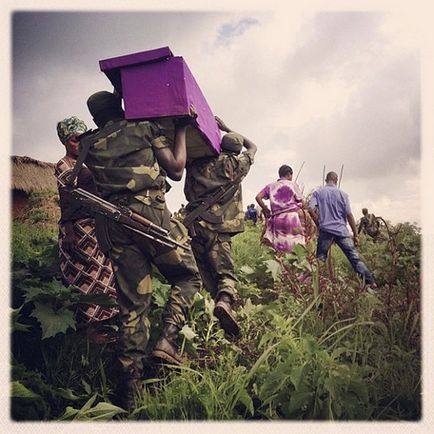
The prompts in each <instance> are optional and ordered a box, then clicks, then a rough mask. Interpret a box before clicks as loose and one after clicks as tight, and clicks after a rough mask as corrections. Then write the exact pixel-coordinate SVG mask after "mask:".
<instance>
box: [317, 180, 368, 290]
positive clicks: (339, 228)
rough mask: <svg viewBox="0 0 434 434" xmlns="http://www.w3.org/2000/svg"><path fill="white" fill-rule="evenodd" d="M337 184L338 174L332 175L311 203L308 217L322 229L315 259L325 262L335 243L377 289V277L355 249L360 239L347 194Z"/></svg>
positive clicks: (363, 276) (357, 270)
mask: <svg viewBox="0 0 434 434" xmlns="http://www.w3.org/2000/svg"><path fill="white" fill-rule="evenodd" d="M337 182H338V175H337V174H336V173H335V172H329V173H328V174H327V176H326V185H325V187H322V188H320V189H318V190H317V191H315V192H314V193H313V195H312V198H311V199H310V202H309V214H310V215H311V216H312V218H313V220H314V221H315V223H316V225H317V227H318V228H319V236H318V244H317V251H316V256H317V258H318V259H319V260H321V261H324V262H325V261H326V259H327V254H328V251H329V249H330V246H331V245H332V243H333V241H335V242H336V244H337V245H338V246H339V247H340V248H341V250H342V251H343V252H344V254H345V256H346V257H347V258H348V260H349V261H350V263H351V266H352V267H353V269H354V271H355V272H356V273H357V274H358V275H359V276H361V277H362V278H363V279H364V280H365V283H366V284H367V285H372V286H375V280H374V277H373V276H372V274H371V273H370V272H369V270H368V268H367V267H366V265H365V263H364V262H363V261H362V259H361V258H360V256H359V254H358V252H357V250H356V246H357V245H358V244H359V239H358V237H357V228H356V222H355V220H354V216H353V214H352V212H351V207H350V201H349V198H348V194H347V193H345V192H343V191H342V190H340V189H339V188H338V187H337V186H336V184H337ZM347 221H348V223H349V224H350V227H351V230H352V231H353V237H352V238H351V237H350V233H349V231H348V228H347Z"/></svg>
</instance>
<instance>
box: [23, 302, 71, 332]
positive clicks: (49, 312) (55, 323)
mask: <svg viewBox="0 0 434 434" xmlns="http://www.w3.org/2000/svg"><path fill="white" fill-rule="evenodd" d="M31 316H33V317H35V318H36V319H37V320H38V321H39V323H40V324H41V329H42V339H46V338H50V337H52V336H55V335H57V334H58V333H65V332H66V330H68V328H69V327H71V328H72V329H73V330H75V320H74V315H73V313H72V312H71V311H70V310H68V309H59V310H57V311H55V310H54V309H53V308H52V307H51V306H49V305H45V304H41V303H37V302H35V309H34V310H33V312H32V314H31Z"/></svg>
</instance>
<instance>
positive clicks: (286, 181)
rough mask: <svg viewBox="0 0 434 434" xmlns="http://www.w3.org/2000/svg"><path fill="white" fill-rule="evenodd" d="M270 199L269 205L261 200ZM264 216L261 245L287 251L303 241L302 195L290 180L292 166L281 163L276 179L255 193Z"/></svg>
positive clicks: (303, 242)
mask: <svg viewBox="0 0 434 434" xmlns="http://www.w3.org/2000/svg"><path fill="white" fill-rule="evenodd" d="M264 200H269V201H270V208H271V210H270V208H268V207H267V205H266V204H265V203H264ZM256 201H257V202H258V204H259V206H260V207H261V208H262V210H263V213H264V216H265V218H266V223H265V232H264V235H263V238H262V242H263V243H264V244H267V245H269V246H270V247H272V248H273V249H275V250H277V251H279V252H291V251H292V250H293V248H294V246H295V245H296V244H303V245H304V244H305V241H306V240H305V236H304V231H303V225H302V223H301V221H300V217H299V212H300V210H302V208H303V198H302V195H301V192H300V190H299V188H298V186H297V184H296V183H295V182H294V181H292V169H291V167H289V166H287V165H283V166H282V167H280V169H279V179H278V180H277V181H276V182H273V183H271V184H268V185H267V186H265V187H264V188H263V189H262V190H261V191H260V192H259V193H258V194H257V196H256Z"/></svg>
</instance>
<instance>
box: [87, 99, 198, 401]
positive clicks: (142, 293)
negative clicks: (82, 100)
mask: <svg viewBox="0 0 434 434" xmlns="http://www.w3.org/2000/svg"><path fill="white" fill-rule="evenodd" d="M87 105H88V108H89V111H90V113H91V114H92V116H93V118H94V121H95V123H96V124H97V125H98V127H99V130H97V131H96V133H94V134H93V135H92V137H91V146H90V148H89V151H88V154H87V157H86V160H85V162H86V165H87V167H88V168H89V169H90V170H91V171H92V174H93V177H94V179H95V183H96V185H97V188H98V192H99V194H100V195H101V196H102V197H104V198H105V199H106V200H108V201H109V202H111V203H113V204H116V205H124V206H127V207H128V208H130V209H131V210H133V211H134V212H136V213H138V214H140V215H142V216H144V217H146V218H147V219H148V220H150V221H152V222H153V223H155V224H157V225H159V226H161V227H163V228H165V229H167V230H169V231H170V236H171V237H172V238H173V239H176V240H177V241H179V242H186V241H187V240H188V234H187V231H186V229H185V227H184V226H183V225H182V224H181V223H179V222H178V221H176V220H174V219H172V218H171V214H170V212H169V210H168V208H167V206H166V202H165V191H166V186H167V183H166V174H167V176H169V177H170V178H171V179H174V180H180V179H181V177H182V173H183V170H184V167H185V162H186V144H185V130H186V125H185V124H184V125H182V124H181V122H180V121H178V124H177V126H176V131H175V143H174V145H173V147H172V148H171V145H170V143H169V142H168V140H167V139H166V137H165V135H164V130H163V129H162V128H161V126H160V125H159V124H158V123H157V122H151V121H136V122H131V121H127V120H125V119H124V113H123V110H122V108H121V100H120V98H119V97H118V96H117V95H114V94H112V93H110V92H105V91H102V92H97V93H95V94H93V95H92V96H90V97H89V99H88V101H87ZM97 234H98V240H99V242H100V244H102V245H104V246H105V249H106V250H107V251H108V254H109V256H110V259H111V261H112V264H113V269H114V273H115V277H116V281H117V286H118V291H119V292H118V301H119V310H120V312H119V316H120V328H119V334H120V348H119V349H120V355H119V361H120V365H121V370H122V374H123V385H124V388H123V391H122V392H121V393H122V397H121V399H122V401H123V403H124V405H125V407H127V408H131V407H132V405H133V403H134V397H135V395H136V394H137V392H138V391H139V390H140V389H141V387H142V382H141V381H140V378H141V376H142V371H143V364H142V359H143V357H144V356H145V349H146V346H147V343H148V339H149V328H150V324H149V320H148V311H149V307H150V303H151V293H152V284H151V264H154V265H156V266H157V267H158V269H159V270H160V272H161V273H162V274H163V275H164V277H165V278H166V279H167V280H168V281H169V282H170V283H171V285H172V287H171V292H170V295H169V299H168V301H167V304H166V307H165V310H164V312H163V332H162V335H161V337H160V339H159V340H158V341H157V343H156V346H155V348H154V350H153V352H152V356H153V357H155V358H159V359H163V360H164V361H168V362H169V363H175V364H179V363H180V361H181V359H180V356H179V353H178V347H177V343H176V339H177V337H178V332H179V330H180V329H181V328H182V326H183V324H184V322H185V319H186V317H187V312H188V309H189V308H190V307H191V305H192V301H193V296H194V294H195V293H196V292H197V291H198V290H199V289H200V286H201V281H200V275H199V272H198V269H197V265H196V262H195V260H194V256H193V254H192V252H191V249H188V250H183V249H181V248H170V247H167V246H164V245H161V244H158V243H156V242H155V241H152V240H150V239H148V238H145V237H143V236H140V235H137V234H136V233H134V232H132V231H130V230H129V229H127V228H125V227H124V226H122V225H120V224H118V223H116V222H115V221H113V220H108V219H104V218H103V219H102V221H101V219H99V221H97Z"/></svg>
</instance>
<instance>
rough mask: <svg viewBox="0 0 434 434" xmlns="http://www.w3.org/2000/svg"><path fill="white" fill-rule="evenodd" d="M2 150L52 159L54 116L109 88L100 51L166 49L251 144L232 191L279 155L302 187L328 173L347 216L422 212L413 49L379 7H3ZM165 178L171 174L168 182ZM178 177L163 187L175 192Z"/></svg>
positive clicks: (254, 180)
mask: <svg viewBox="0 0 434 434" xmlns="http://www.w3.org/2000/svg"><path fill="white" fill-rule="evenodd" d="M11 30H12V39H13V41H12V42H13V45H12V53H11V57H12V61H13V69H12V80H13V87H12V101H13V104H12V109H13V111H12V123H13V128H12V131H13V143H12V150H11V153H12V154H14V155H28V156H30V157H33V158H36V159H40V160H43V161H50V162H56V161H57V160H58V159H59V158H60V157H62V155H63V147H62V145H61V144H60V142H59V141H58V138H57V135H56V129H55V126H56V123H57V121H59V120H60V119H63V118H64V117H69V116H71V115H76V116H79V117H80V118H82V119H83V120H85V121H86V123H87V124H88V125H89V126H93V123H92V120H91V118H90V116H89V114H88V112H87V109H86V105H85V101H86V99H87V97H88V96H89V95H90V94H91V93H93V92H94V91H97V90H101V89H106V90H111V89H112V87H111V84H110V82H109V81H108V79H107V78H106V77H105V75H104V74H103V73H102V72H100V71H99V66H98V60H100V59H104V58H109V57H114V56H118V55H123V54H128V53H133V52H137V51H144V50H149V49H153V48H158V47H162V46H169V47H170V48H171V50H172V51H173V53H174V54H175V55H179V56H183V57H184V59H185V61H186V62H187V64H188V65H189V67H190V69H191V71H192V72H193V75H194V76H195V78H196V80H197V82H198V83H199V85H200V87H201V89H202V91H203V93H204V95H205V97H206V98H207V101H208V103H209V105H210V107H211V109H212V110H213V112H214V113H215V114H218V115H219V116H220V117H222V118H223V119H224V120H225V121H226V123H227V124H228V125H229V126H230V127H231V128H233V129H234V130H236V131H239V132H240V133H242V134H244V135H245V136H247V137H249V138H250V139H251V140H253V141H254V142H255V143H256V144H257V146H258V153H257V158H256V162H255V164H254V166H253V167H252V169H251V172H250V173H249V175H248V176H247V178H246V180H245V182H244V186H243V189H244V202H245V204H246V205H247V204H248V203H250V202H253V201H254V197H255V195H256V193H257V192H258V191H259V190H260V189H261V188H262V187H263V186H264V185H266V184H267V183H269V182H272V181H273V180H275V179H276V177H277V169H278V167H279V166H280V165H282V164H289V165H291V166H292V167H293V169H294V172H295V173H297V172H298V170H299V168H300V167H301V165H302V164H303V162H305V163H304V167H303V169H302V171H301V174H300V176H299V178H298V182H299V183H300V186H301V187H302V188H303V189H304V192H305V193H306V194H307V193H309V192H311V191H312V190H313V189H314V188H316V187H318V186H320V185H322V173H323V167H324V165H325V166H326V171H330V170H334V171H336V172H338V173H339V172H340V171H341V168H342V166H344V168H343V177H342V183H341V188H343V189H344V190H345V191H347V192H348V193H349V195H350V200H351V203H352V207H353V213H354V215H355V216H356V218H358V217H360V215H361V208H362V207H364V206H366V207H368V208H369V209H370V210H371V211H373V212H374V213H375V214H376V215H381V216H383V217H384V218H387V219H389V220H391V221H392V222H399V221H410V222H418V223H420V222H421V211H420V202H421V201H420V194H419V189H420V163H421V146H420V95H421V91H420V54H419V50H418V48H419V47H418V45H417V43H416V42H415V40H414V39H413V38H412V37H411V35H412V30H413V29H412V28H411V27H409V26H408V23H407V22H406V21H405V20H402V15H401V16H398V15H396V14H394V13H393V12H389V13H388V12H378V11H371V12H370V11H364V12H357V11H333V12H332V11H325V12H324V11H321V10H316V11H301V12H295V11H291V12H289V11H288V12H287V13H282V12H281V11H279V12H277V11H275V10H274V11H273V10H271V11H253V12H240V11H238V12H228V11H225V12H199V11H196V12H183V13H174V12H170V11H169V12H146V11H139V12H134V13H132V12H109V13H107V12H82V13H79V12H75V11H72V12H43V11H39V12H38V11H36V12H25V11H22V12H15V13H14V14H13V18H12V29H11ZM175 184H176V183H175ZM182 184H183V182H182V181H181V182H180V183H177V185H175V188H174V189H173V190H172V191H171V192H170V193H169V194H168V204H169V207H170V208H171V209H172V210H175V209H177V208H178V207H179V205H180V204H181V203H183V202H185V199H184V197H183V193H182Z"/></svg>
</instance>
